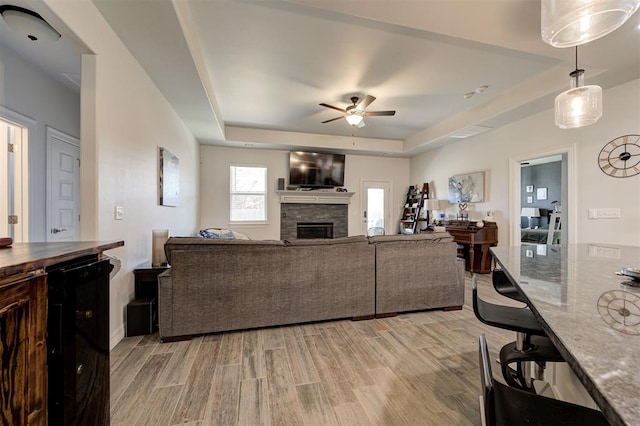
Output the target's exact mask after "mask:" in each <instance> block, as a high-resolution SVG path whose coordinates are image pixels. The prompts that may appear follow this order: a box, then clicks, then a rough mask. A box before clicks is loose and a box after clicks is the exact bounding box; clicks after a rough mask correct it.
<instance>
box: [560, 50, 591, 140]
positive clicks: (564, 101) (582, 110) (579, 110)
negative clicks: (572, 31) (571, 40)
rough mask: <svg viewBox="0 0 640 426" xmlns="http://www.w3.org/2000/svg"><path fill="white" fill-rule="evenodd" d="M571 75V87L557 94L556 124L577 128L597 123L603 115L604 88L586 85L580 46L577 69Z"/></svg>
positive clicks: (564, 127) (563, 127) (566, 127)
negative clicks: (580, 66) (580, 65)
mask: <svg viewBox="0 0 640 426" xmlns="http://www.w3.org/2000/svg"><path fill="white" fill-rule="evenodd" d="M569 76H570V79H569V84H570V85H571V88H570V89H569V90H567V91H564V92H562V93H560V94H559V95H558V96H556V100H555V118H556V126H558V127H560V128H561V129H575V128H577V127H583V126H588V125H590V124H593V123H595V122H596V121H598V120H599V119H600V117H602V88H601V87H600V86H596V85H590V86H585V85H584V70H581V69H578V47H576V69H575V70H573V71H572V72H571V73H570V74H569Z"/></svg>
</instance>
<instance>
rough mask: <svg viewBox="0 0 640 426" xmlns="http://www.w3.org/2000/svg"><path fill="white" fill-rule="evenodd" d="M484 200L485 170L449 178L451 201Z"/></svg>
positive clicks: (469, 201)
mask: <svg viewBox="0 0 640 426" xmlns="http://www.w3.org/2000/svg"><path fill="white" fill-rule="evenodd" d="M483 201H484V172H477V173H470V174H465V175H456V176H451V177H450V178H449V202H450V203H452V204H454V203H481V202H483Z"/></svg>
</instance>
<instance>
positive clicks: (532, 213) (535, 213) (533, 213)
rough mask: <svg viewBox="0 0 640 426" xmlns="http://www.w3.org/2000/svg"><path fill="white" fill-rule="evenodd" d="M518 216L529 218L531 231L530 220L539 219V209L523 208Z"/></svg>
mask: <svg viewBox="0 0 640 426" xmlns="http://www.w3.org/2000/svg"><path fill="white" fill-rule="evenodd" d="M520 216H525V217H527V218H529V229H531V218H532V217H540V209H539V208H537V207H523V208H522V210H521V211H520Z"/></svg>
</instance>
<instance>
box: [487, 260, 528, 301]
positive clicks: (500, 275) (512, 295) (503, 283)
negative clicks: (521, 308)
mask: <svg viewBox="0 0 640 426" xmlns="http://www.w3.org/2000/svg"><path fill="white" fill-rule="evenodd" d="M491 279H492V281H493V288H495V289H496V291H497V292H498V293H500V294H501V295H503V296H505V297H508V298H509V299H513V300H517V301H518V302H522V303H527V299H525V297H524V296H523V295H522V294H521V293H520V291H518V289H517V288H516V286H514V285H513V283H512V282H511V280H510V279H509V277H507V274H506V273H505V272H504V271H503V270H502V269H499V268H496V269H494V270H493V272H492V274H491Z"/></svg>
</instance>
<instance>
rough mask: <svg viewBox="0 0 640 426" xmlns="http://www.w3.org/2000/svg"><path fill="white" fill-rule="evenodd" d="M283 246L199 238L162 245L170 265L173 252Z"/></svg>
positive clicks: (275, 242)
mask: <svg viewBox="0 0 640 426" xmlns="http://www.w3.org/2000/svg"><path fill="white" fill-rule="evenodd" d="M214 245H217V246H220V245H226V246H242V245H251V246H284V242H283V241H280V240H238V239H223V238H213V239H210V238H199V237H171V238H169V239H168V240H167V242H166V243H165V245H164V251H165V254H166V255H167V261H168V262H169V263H171V253H172V252H173V251H174V250H203V249H206V248H207V247H210V246H214Z"/></svg>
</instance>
